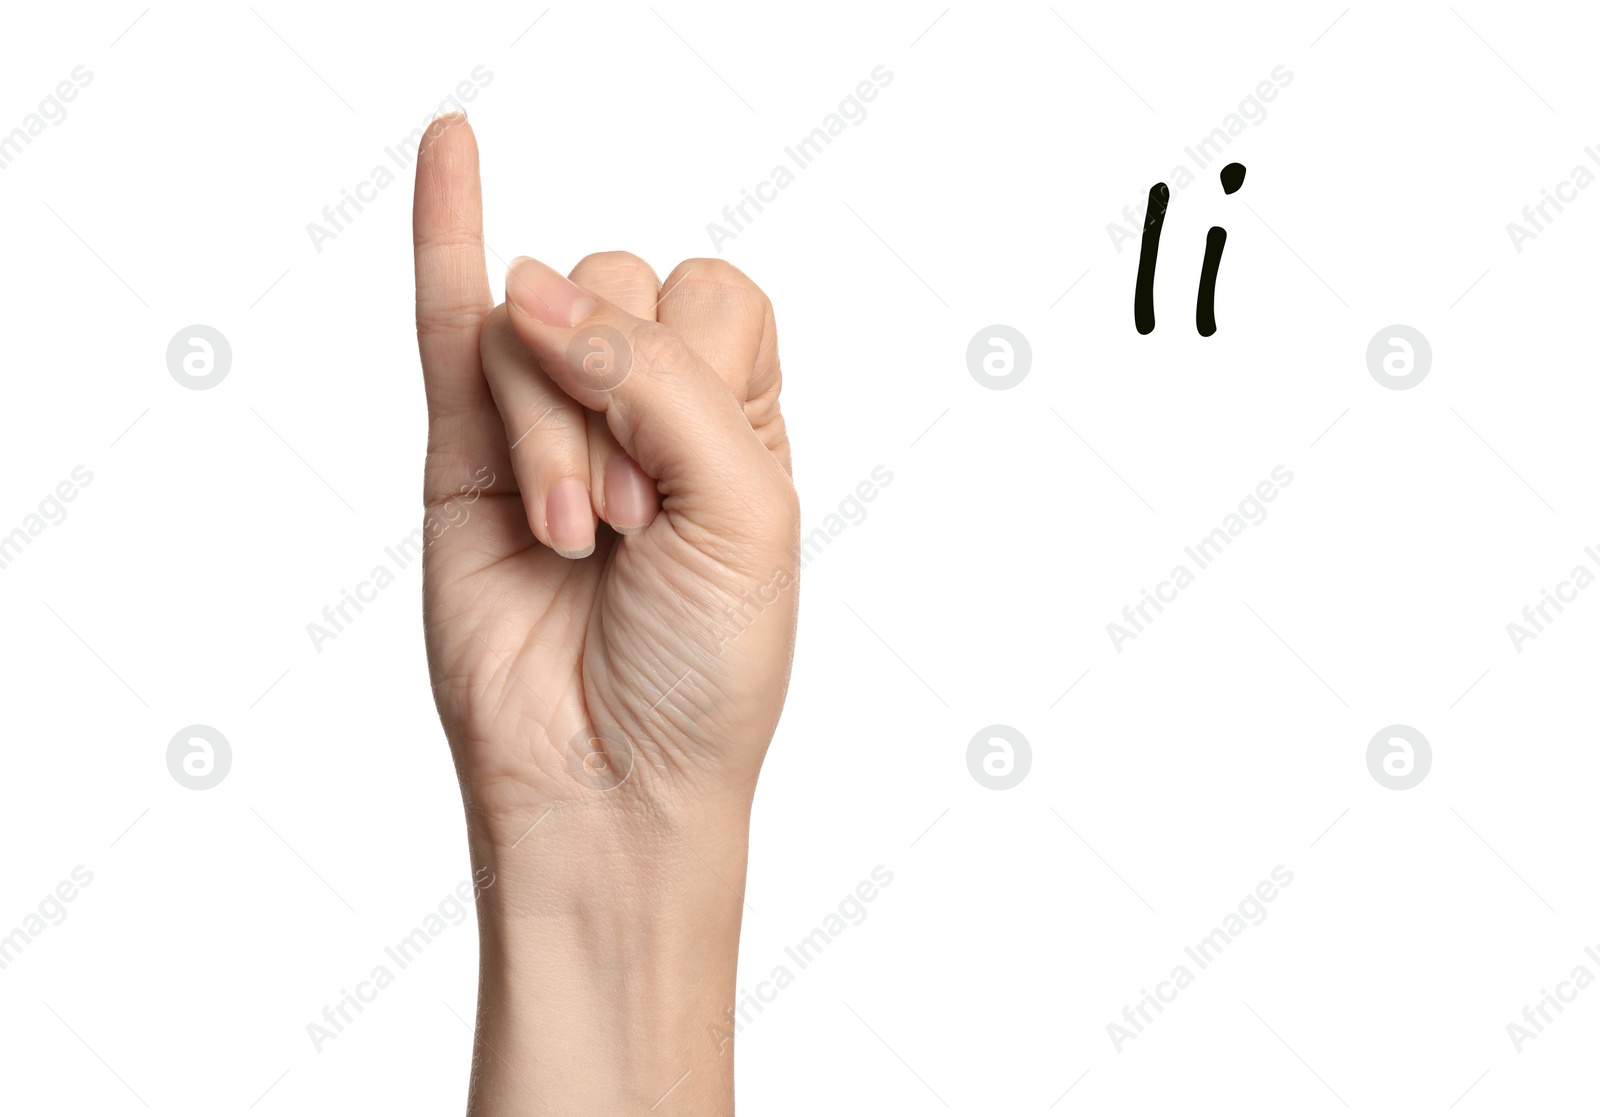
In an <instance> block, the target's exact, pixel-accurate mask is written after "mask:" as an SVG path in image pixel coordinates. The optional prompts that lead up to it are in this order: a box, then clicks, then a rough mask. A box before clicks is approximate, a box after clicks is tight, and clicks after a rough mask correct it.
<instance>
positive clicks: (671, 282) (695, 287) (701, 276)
mask: <svg viewBox="0 0 1600 1117" xmlns="http://www.w3.org/2000/svg"><path fill="white" fill-rule="evenodd" d="M661 289H662V296H661V299H662V301H663V302H665V301H667V300H668V299H672V300H674V301H679V302H681V303H682V304H683V305H685V306H687V307H689V308H692V309H696V310H707V311H715V312H720V313H724V314H727V313H733V314H735V315H737V316H738V317H740V318H743V319H746V320H747V321H748V322H749V324H750V326H751V328H760V327H762V326H763V325H764V323H765V322H766V320H767V319H769V318H770V317H771V316H772V301H771V300H770V299H768V298H767V293H766V292H765V291H763V290H762V289H761V288H760V287H758V286H756V283H755V281H754V280H752V279H751V278H750V277H749V276H747V275H745V274H744V272H742V271H740V270H739V269H738V268H736V267H734V266H733V265H732V264H730V263H728V261H726V260H721V259H717V258H715V257H701V258H696V259H693V260H685V261H683V263H681V264H679V265H678V266H677V267H676V268H674V269H672V274H671V275H669V276H668V277H667V279H666V282H665V283H664V284H662V288H661Z"/></svg>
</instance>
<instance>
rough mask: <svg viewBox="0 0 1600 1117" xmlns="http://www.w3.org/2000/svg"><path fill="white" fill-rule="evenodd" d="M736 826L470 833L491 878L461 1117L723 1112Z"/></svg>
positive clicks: (738, 865)
mask: <svg viewBox="0 0 1600 1117" xmlns="http://www.w3.org/2000/svg"><path fill="white" fill-rule="evenodd" d="M613 821H614V820H613ZM745 824H746V820H745V819H743V818H741V819H739V821H738V823H737V825H736V826H733V827H719V828H718V830H717V831H716V832H715V833H712V834H704V833H697V834H696V835H695V837H694V838H692V839H691V838H688V837H686V836H685V835H683V834H681V833H662V832H660V831H659V829H658V828H657V827H655V826H651V827H648V828H641V831H640V832H638V833H630V834H619V833H617V832H616V829H615V827H614V826H613V827H611V828H609V829H602V828H600V827H597V826H590V825H588V824H587V822H586V820H585V819H583V818H579V817H573V816H572V814H571V813H569V812H563V811H560V810H553V811H551V812H550V814H549V815H548V816H546V817H545V819H544V821H542V822H541V823H539V825H537V826H536V827H534V829H533V830H531V831H528V832H527V833H526V834H525V835H523V836H522V837H521V838H520V840H517V839H512V841H515V848H510V844H511V843H510V842H508V841H507V840H506V839H505V837H504V836H500V837H498V838H494V837H490V836H487V835H485V834H483V833H481V831H480V832H476V833H475V834H474V837H473V846H474V857H473V860H474V865H475V866H480V867H486V868H488V869H489V870H490V871H491V872H492V874H493V876H492V878H491V879H492V880H493V883H492V885H490V886H488V887H485V888H483V889H482V890H481V893H480V897H479V907H478V914H479V929H480V944H481V945H480V957H481V961H480V978H479V1002H478V1031H477V1043H476V1049H475V1052H474V1058H473V1077H472V1086H471V1091H470V1095H469V1108H468V1112H469V1114H471V1115H472V1117H501V1115H502V1114H519V1115H520V1114H527V1113H541V1112H552V1113H559V1114H562V1115H563V1117H567V1115H570V1117H582V1115H587V1114H595V1115H600V1114H605V1115H607V1117H622V1115H627V1114H635V1113H637V1114H646V1113H649V1114H654V1115H656V1117H669V1115H672V1114H693V1115H695V1117H722V1115H731V1114H732V1113H733V1047H732V1044H731V1043H728V1044H724V1043H720V1042H719V1041H718V1038H717V1037H716V1034H715V1029H716V1028H720V1027H722V1026H723V1023H724V1017H725V1015H726V1008H727V1006H728V1005H730V1004H732V1003H733V1001H734V989H735V969H736V965H737V960H738V943H739V924H740V916H741V913H742V900H741V895H742V893H743V890H744V871H745V834H746V825H745ZM546 1107H548V1109H546Z"/></svg>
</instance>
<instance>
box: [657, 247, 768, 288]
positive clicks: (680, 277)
mask: <svg viewBox="0 0 1600 1117" xmlns="http://www.w3.org/2000/svg"><path fill="white" fill-rule="evenodd" d="M675 283H676V284H681V285H684V286H696V287H727V288H733V289H735V290H741V291H749V292H753V293H755V294H758V295H759V294H761V288H759V287H757V286H756V285H755V282H754V281H753V280H752V279H751V278H750V277H749V276H747V275H745V274H744V272H742V271H740V270H739V269H738V268H736V267H734V266H733V265H732V264H730V263H728V261H726V260H723V259H719V258H717V257H715V256H697V257H695V258H694V259H692V260H685V261H683V262H682V263H681V264H679V265H678V266H677V267H675V268H673V269H672V275H670V276H669V277H668V280H667V285H668V286H673V285H674V284H675ZM763 297H765V296H763Z"/></svg>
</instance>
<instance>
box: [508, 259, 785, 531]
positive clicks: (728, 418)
mask: <svg viewBox="0 0 1600 1117" xmlns="http://www.w3.org/2000/svg"><path fill="white" fill-rule="evenodd" d="M506 302H507V304H508V305H509V307H510V311H511V313H510V319H511V325H512V328H513V329H514V330H515V331H516V333H517V336H518V337H520V338H521V339H522V342H523V344H524V345H526V346H527V347H528V350H529V351H530V352H531V353H532V354H533V357H534V359H535V360H536V361H538V363H539V365H540V367H542V368H543V369H544V370H545V372H546V373H547V374H548V375H549V376H550V378H551V380H553V381H554V382H555V383H556V385H557V386H558V387H560V388H561V390H562V391H564V392H565V393H566V394H567V395H569V396H571V397H572V398H573V399H574V400H576V401H577V402H578V403H580V404H582V405H583V406H584V407H587V408H589V409H590V410H592V411H599V412H603V413H604V414H605V418H606V425H607V426H608V427H609V428H610V430H611V433H612V434H614V435H615V436H616V438H617V441H618V443H620V444H621V446H622V448H623V449H624V450H626V451H627V452H628V455H629V457H631V458H633V460H634V461H636V462H638V463H639V466H640V467H641V468H642V469H643V470H644V471H645V472H646V473H648V474H649V475H650V476H651V477H652V478H654V479H655V481H656V483H657V485H658V486H659V487H660V489H661V493H662V496H663V498H664V499H663V501H662V508H663V510H664V511H665V512H667V513H668V514H669V515H671V516H673V517H683V518H687V519H688V520H689V521H691V522H693V523H694V524H696V525H697V526H701V527H704V528H707V529H709V530H711V531H713V532H714V533H715V534H716V535H718V536H720V537H723V538H730V539H739V538H744V539H749V540H750V541H751V542H756V541H758V540H759V541H762V542H766V543H769V544H771V543H777V544H779V545H782V544H783V543H786V542H787V541H788V540H787V535H788V531H789V530H790V529H788V528H787V527H786V526H785V525H784V523H783V517H782V515H780V514H778V512H777V510H779V509H785V508H788V509H790V510H791V512H792V509H793V506H794V490H793V487H792V485H791V484H790V483H789V480H788V477H787V475H786V474H785V473H784V471H783V469H782V467H781V466H780V465H779V464H778V462H777V460H776V459H775V458H773V456H772V454H771V452H770V451H769V450H768V449H767V447H766V446H765V444H763V442H762V441H761V439H760V437H759V436H757V434H756V433H755V431H754V430H753V429H752V428H751V426H750V423H749V421H748V420H747V419H746V418H745V414H744V409H743V408H742V407H741V406H740V404H739V402H738V401H737V400H736V399H735V398H734V396H733V393H732V392H731V391H729V390H728V386H727V384H726V383H725V382H724V381H723V379H722V377H721V376H719V375H718V374H717V373H716V371H715V370H714V369H712V368H711V367H710V366H709V365H707V364H706V363H705V362H704V361H703V360H701V359H700V357H699V356H698V355H696V354H695V352H694V351H693V350H691V349H690V348H689V347H688V345H686V344H685V343H684V342H683V340H682V338H680V337H679V336H678V334H677V333H676V332H675V331H674V330H673V329H672V328H671V327H668V326H664V325H661V324H660V323H658V322H653V321H647V320H645V319H641V318H636V317H635V316H633V315H632V314H629V313H628V312H627V311H625V310H623V309H621V308H620V307H618V306H615V305H613V304H612V303H609V302H607V301H606V300H605V299H602V298H600V297H599V296H597V295H595V294H593V293H592V292H590V291H587V290H585V289H584V288H582V287H579V286H578V285H577V284H575V283H573V282H572V281H571V280H569V279H567V278H566V277H565V276H563V275H561V274H560V273H559V272H557V271H555V270H554V269H553V268H550V267H548V266H547V265H545V264H542V263H540V262H539V261H538V260H534V259H530V258H529V257H526V256H519V257H518V258H517V259H515V260H513V261H512V262H511V266H510V268H509V269H508V270H507V272H506ZM775 533H778V534H775Z"/></svg>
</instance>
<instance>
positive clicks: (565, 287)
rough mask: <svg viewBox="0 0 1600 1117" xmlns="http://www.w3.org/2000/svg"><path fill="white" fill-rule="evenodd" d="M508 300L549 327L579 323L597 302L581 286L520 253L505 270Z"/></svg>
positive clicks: (530, 316)
mask: <svg viewBox="0 0 1600 1117" xmlns="http://www.w3.org/2000/svg"><path fill="white" fill-rule="evenodd" d="M506 299H507V301H509V302H510V303H511V304H512V305H513V306H515V307H516V308H517V309H518V310H520V311H522V313H524V314H526V315H527V316H528V317H529V318H532V319H533V320H534V321H536V322H543V323H544V324H545V325H546V326H576V325H577V324H578V323H579V322H582V321H583V320H584V319H585V318H586V317H588V315H589V312H590V311H592V310H593V309H594V308H595V307H596V306H597V305H598V304H597V303H596V302H595V300H594V297H593V296H592V295H590V294H589V293H588V292H587V291H585V290H584V289H583V288H582V287H579V286H578V285H577V284H576V283H574V282H572V280H570V279H568V278H567V277H566V276H564V275H562V274H561V273H560V272H558V271H556V270H555V269H554V268H552V267H550V266H548V265H546V264H541V263H540V262H539V261H538V260H535V259H533V258H532V257H529V256H518V257H517V258H516V259H515V260H513V261H511V266H510V267H509V268H507V269H506Z"/></svg>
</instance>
